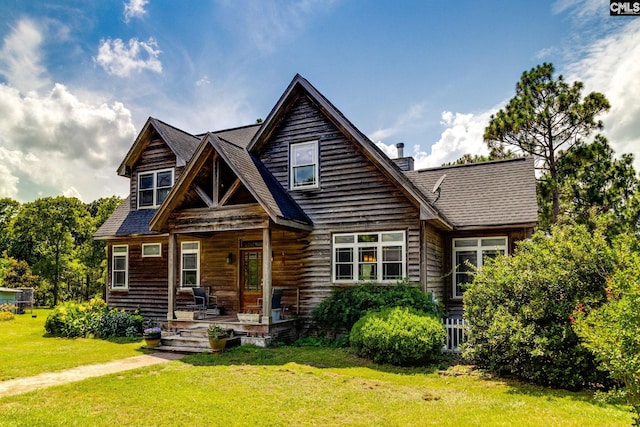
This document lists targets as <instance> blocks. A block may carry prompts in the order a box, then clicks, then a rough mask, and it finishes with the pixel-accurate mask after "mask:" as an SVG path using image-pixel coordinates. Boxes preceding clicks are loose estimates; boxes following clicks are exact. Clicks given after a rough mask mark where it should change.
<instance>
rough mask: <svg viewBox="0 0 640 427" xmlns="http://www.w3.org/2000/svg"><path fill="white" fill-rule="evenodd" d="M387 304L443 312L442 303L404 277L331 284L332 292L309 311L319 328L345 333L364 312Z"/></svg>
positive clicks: (333, 333)
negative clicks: (395, 281) (392, 280)
mask: <svg viewBox="0 0 640 427" xmlns="http://www.w3.org/2000/svg"><path fill="white" fill-rule="evenodd" d="M387 307H411V308H413V309H415V310H419V311H422V312H424V313H428V314H433V315H435V316H438V317H441V316H442V313H443V311H442V306H441V305H440V304H439V303H438V302H436V301H435V300H434V298H433V295H432V294H431V293H424V292H422V290H420V288H419V287H418V286H417V285H415V284H411V283H409V282H406V281H402V282H398V284H396V285H378V284H376V283H360V284H357V285H355V286H348V287H344V288H334V289H333V291H332V293H331V296H330V297H329V298H327V299H325V300H324V301H322V302H321V303H320V305H318V307H316V309H315V310H314V311H313V313H312V318H313V320H314V321H315V322H316V326H317V327H318V328H319V330H320V331H321V332H323V333H325V334H329V335H335V334H336V333H340V332H344V333H348V332H349V331H350V330H351V328H352V327H353V325H354V324H355V323H356V322H357V321H358V320H359V319H360V318H361V317H362V316H364V315H365V314H366V313H367V312H369V311H372V310H381V309H383V308H387Z"/></svg>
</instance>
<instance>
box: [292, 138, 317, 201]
mask: <svg viewBox="0 0 640 427" xmlns="http://www.w3.org/2000/svg"><path fill="white" fill-rule="evenodd" d="M289 176H290V185H291V189H292V190H295V189H303V188H318V141H311V142H301V143H298V144H291V145H290V147H289Z"/></svg>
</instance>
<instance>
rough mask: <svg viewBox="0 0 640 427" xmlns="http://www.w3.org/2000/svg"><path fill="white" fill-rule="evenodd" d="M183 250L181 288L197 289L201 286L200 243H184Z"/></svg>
mask: <svg viewBox="0 0 640 427" xmlns="http://www.w3.org/2000/svg"><path fill="white" fill-rule="evenodd" d="M181 249H182V250H181V254H182V262H181V264H180V269H181V272H180V273H181V274H180V286H181V287H183V288H196V287H198V286H200V242H183V243H182V246H181Z"/></svg>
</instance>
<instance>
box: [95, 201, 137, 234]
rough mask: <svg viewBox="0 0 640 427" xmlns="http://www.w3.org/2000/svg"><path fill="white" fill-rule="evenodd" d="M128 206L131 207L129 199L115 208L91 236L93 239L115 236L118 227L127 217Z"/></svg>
mask: <svg viewBox="0 0 640 427" xmlns="http://www.w3.org/2000/svg"><path fill="white" fill-rule="evenodd" d="M129 206H131V200H130V199H129V197H127V198H126V199H124V202H122V204H121V205H120V206H118V207H117V208H116V210H115V211H114V212H113V213H112V214H111V216H110V217H109V218H107V220H106V221H105V222H104V223H103V224H102V225H101V226H100V228H98V230H96V232H95V233H94V234H93V237H94V238H95V239H100V238H106V237H112V236H115V235H116V233H117V232H118V230H119V229H120V226H121V225H122V223H123V222H124V220H125V219H126V218H127V215H129Z"/></svg>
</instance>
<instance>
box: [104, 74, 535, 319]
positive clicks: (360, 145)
mask: <svg viewBox="0 0 640 427" xmlns="http://www.w3.org/2000/svg"><path fill="white" fill-rule="evenodd" d="M399 152H401V149H399ZM399 154H400V158H398V159H393V160H392V159H389V158H388V157H387V156H386V155H385V154H384V153H383V152H382V151H381V150H380V149H379V148H377V147H376V146H375V144H373V143H372V142H371V141H370V140H369V139H368V138H367V137H366V136H365V135H364V134H363V133H362V132H360V131H359V130H358V129H357V128H356V127H355V126H354V125H353V124H352V123H351V122H350V121H349V120H348V119H347V118H346V117H345V116H344V115H343V114H342V113H341V112H340V111H338V110H337V109H336V108H335V107H334V106H333V105H332V104H331V102H329V101H328V100H327V98H325V97H324V96H323V95H322V94H321V93H320V92H318V91H317V90H316V89H315V88H314V87H313V86H312V85H311V84H310V83H309V82H308V81H307V80H306V79H304V78H303V77H301V76H299V75H296V76H295V77H294V79H293V80H292V82H291V83H290V84H289V86H288V87H287V89H286V90H285V92H284V93H283V95H282V96H281V97H280V99H279V100H278V102H277V103H276V105H275V106H274V108H273V109H272V111H271V112H270V113H269V115H268V117H267V118H266V119H265V120H264V122H263V123H260V124H255V125H250V126H245V127H240V128H235V129H229V130H223V131H217V132H209V133H206V134H203V135H192V134H189V133H187V132H184V131H181V130H179V129H176V128H174V127H172V126H170V125H168V124H166V123H163V122H161V121H159V120H157V119H154V118H149V120H148V121H147V123H146V124H145V126H144V128H143V129H142V131H141V132H140V134H139V135H138V137H137V138H136V140H135V142H134V144H133V146H132V147H131V149H130V150H129V152H128V153H127V155H126V156H125V158H124V160H123V162H122V164H121V166H120V167H119V169H118V174H119V175H121V176H124V177H126V178H128V179H129V180H130V183H131V185H130V188H131V191H130V195H129V197H128V198H127V199H126V200H125V202H124V203H123V204H122V205H121V206H120V207H119V208H118V209H117V210H116V211H115V212H114V214H113V215H112V216H111V217H110V218H109V219H108V220H107V221H106V222H105V223H104V225H103V226H102V227H101V228H100V229H99V230H98V231H97V232H96V234H95V238H96V239H104V240H106V241H107V244H108V245H107V247H108V285H107V286H108V289H107V292H106V295H107V302H108V304H109V305H110V306H115V307H119V308H124V309H129V310H134V309H136V308H138V307H139V308H140V310H141V312H142V314H143V315H144V316H145V317H148V318H156V319H158V318H163V319H165V318H166V319H168V320H169V321H173V322H175V320H173V319H174V316H175V313H176V311H179V309H180V308H181V307H182V308H188V307H189V305H190V304H192V303H193V294H192V290H191V289H192V288H194V287H202V288H207V291H208V293H209V294H210V295H213V296H215V298H216V299H217V304H218V306H219V307H220V308H221V309H223V311H224V312H225V313H226V315H228V316H231V317H233V316H236V315H237V314H238V313H245V312H249V311H251V310H255V309H256V308H259V309H260V310H261V312H262V313H271V312H272V311H271V307H270V305H271V301H272V299H271V295H272V293H273V289H274V288H278V289H280V290H281V291H282V299H283V303H284V306H285V307H288V308H289V310H288V313H289V314H291V313H296V314H298V315H299V317H300V318H302V319H309V317H310V315H311V312H312V310H313V308H314V307H316V306H317V305H318V304H319V303H320V302H321V301H322V300H323V299H324V298H326V297H327V296H329V295H330V292H331V289H332V288H333V287H336V286H349V285H351V284H354V283H356V282H359V281H375V282H378V283H396V282H397V280H398V279H401V278H407V279H408V280H410V281H412V282H416V283H419V284H420V286H421V287H422V289H423V290H424V291H425V292H433V294H434V295H435V296H436V297H437V298H438V299H439V300H441V301H443V302H444V303H445V306H446V307H447V309H448V311H449V313H450V315H453V316H456V315H457V316H459V315H461V313H462V294H463V292H464V286H463V284H464V283H465V282H467V281H469V277H470V276H469V274H470V272H469V267H468V265H467V264H466V262H469V263H471V264H474V265H478V266H481V265H482V262H483V260H485V259H486V258H487V257H490V256H494V255H495V254H498V253H508V252H511V251H512V250H513V247H514V243H515V242H516V241H517V240H520V239H523V238H526V237H527V236H529V235H530V234H531V232H532V230H533V227H534V226H535V224H536V220H537V205H536V188H535V176H534V164H533V160H532V159H514V160H507V161H498V162H487V163H477V164H469V165H461V166H453V167H442V168H435V169H427V170H420V171H414V170H413V159H412V158H410V157H403V156H402V154H401V153H399ZM443 177H444V178H443ZM436 184H437V185H436ZM434 187H436V188H435V192H434ZM260 301H262V302H263V303H262V304H261V303H260ZM207 320H213V321H215V318H208V319H207ZM275 323H278V321H277V320H274V318H273V317H272V316H263V317H262V324H264V325H267V328H270V327H272V325H273V324H275Z"/></svg>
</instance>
